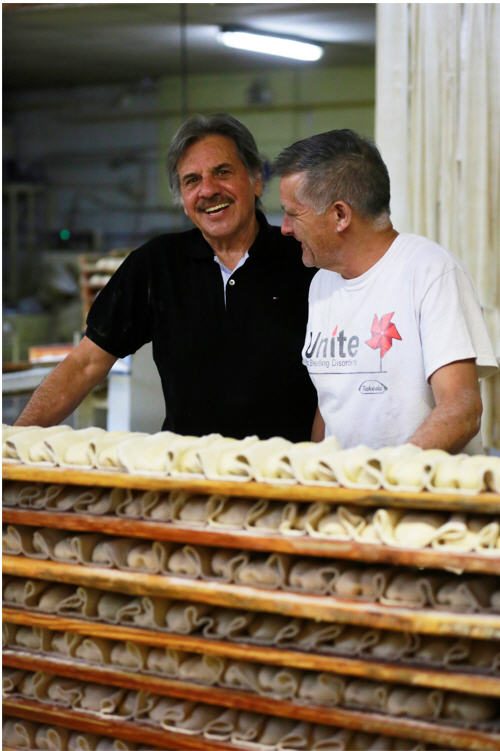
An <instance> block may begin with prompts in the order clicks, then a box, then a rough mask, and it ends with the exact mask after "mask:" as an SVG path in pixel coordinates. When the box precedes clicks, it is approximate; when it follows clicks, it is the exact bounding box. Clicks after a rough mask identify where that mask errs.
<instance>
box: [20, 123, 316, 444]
mask: <svg viewBox="0 0 500 751" xmlns="http://www.w3.org/2000/svg"><path fill="white" fill-rule="evenodd" d="M168 168H169V178H170V183H171V187H172V189H173V192H174V195H175V196H176V197H177V198H179V199H180V201H181V202H182V204H183V206H184V211H185V213H186V215H187V216H188V217H189V218H190V219H191V220H192V221H193V223H194V224H195V226H196V229H192V230H190V231H187V232H182V233H175V234H167V235H161V236H159V237H156V238H154V239H153V240H150V241H149V242H147V243H145V244H144V245H143V246H141V247H140V248H138V249H137V250H135V251H133V252H132V253H131V254H130V255H129V256H128V257H127V258H126V259H125V261H124V262H123V263H122V265H121V266H120V268H119V269H118V271H117V272H116V273H115V274H114V275H113V277H112V278H111V280H110V281H109V283H108V284H107V286H106V287H105V288H104V289H103V290H102V291H101V292H100V293H99V295H98V297H97V298H96V300H95V302H94V304H93V306H92V308H91V309H90V311H89V315H88V318H87V329H86V332H85V336H84V337H83V339H82V341H81V342H80V344H79V345H78V346H77V347H76V348H75V349H74V350H73V351H72V352H71V354H70V355H68V357H67V358H66V359H65V360H64V361H63V362H62V363H60V364H59V365H58V366H57V368H55V370H54V371H53V372H52V373H51V374H50V375H49V376H48V378H47V379H46V380H45V381H44V383H43V384H42V385H41V386H40V387H39V389H38V390H37V391H36V392H35V394H34V395H33V397H32V399H31V401H30V402H29V404H28V405H27V407H26V408H25V410H24V411H23V412H22V414H21V415H20V417H19V418H18V420H17V423H16V424H18V425H30V424H31V425H33V424H37V425H42V426H47V425H53V424H57V423H58V422H60V421H61V420H63V419H64V418H65V417H66V416H67V415H69V414H70V413H71V412H72V411H73V409H75V407H76V406H77V405H78V404H79V403H80V401H81V400H82V399H83V398H84V397H85V396H86V394H87V393H88V392H89V391H90V390H91V389H92V388H93V387H94V386H95V385H96V384H97V383H99V382H100V381H101V380H102V379H103V378H104V377H105V376H106V375H107V373H108V371H109V369H110V368H111V366H112V365H113V363H114V362H115V360H116V359H117V358H119V357H125V356H126V355H128V354H131V353H133V352H135V351H136V350H137V349H139V348H140V347H141V346H142V345H143V344H145V343H146V342H149V341H152V345H153V357H154V360H155V363H156V366H157V368H158V371H159V373H160V377H161V382H162V388H163V393H164V396H165V403H166V419H165V421H164V422H163V426H162V429H163V430H167V429H168V430H172V431H175V432H177V433H183V434H190V435H205V434H207V433H212V432H218V433H221V434H222V435H226V436H232V437H235V438H242V437H244V436H246V435H253V434H256V435H258V436H259V437H260V438H267V437H270V436H275V435H279V436H283V437H285V438H288V439H290V440H293V441H300V440H308V439H310V435H311V426H312V421H313V416H314V412H315V406H316V397H315V393H314V389H313V387H312V385H311V382H310V380H309V376H308V374H307V371H306V370H305V368H304V366H303V365H302V363H301V357H300V352H301V348H302V344H303V338H304V331H305V325H306V320H307V295H308V288H309V282H310V280H311V278H312V275H313V273H314V270H311V269H307V268H305V267H304V265H303V264H302V261H301V250H300V246H299V244H298V243H297V242H296V241H295V240H293V239H291V238H286V237H283V236H282V235H281V233H280V230H279V228H277V227H271V226H269V225H268V223H267V221H266V219H265V217H264V215H263V214H262V213H261V212H260V211H259V210H258V207H257V204H258V200H259V196H260V194H261V192H262V174H261V162H260V158H259V155H258V151H257V147H256V144H255V141H254V139H253V137H252V135H251V134H250V132H249V131H248V130H247V129H246V128H245V126H243V125H242V124H241V123H240V122H239V121H238V120H236V119H235V118H233V117H231V116H229V115H212V116H210V117H200V116H195V117H193V118H190V119H189V120H188V121H187V122H186V123H184V124H183V125H182V126H181V128H180V129H179V130H178V132H177V133H176V135H175V136H174V138H173V140H172V144H171V148H170V151H169V157H168ZM158 427H159V428H160V425H159V426H158Z"/></svg>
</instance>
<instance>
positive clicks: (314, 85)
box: [4, 65, 375, 282]
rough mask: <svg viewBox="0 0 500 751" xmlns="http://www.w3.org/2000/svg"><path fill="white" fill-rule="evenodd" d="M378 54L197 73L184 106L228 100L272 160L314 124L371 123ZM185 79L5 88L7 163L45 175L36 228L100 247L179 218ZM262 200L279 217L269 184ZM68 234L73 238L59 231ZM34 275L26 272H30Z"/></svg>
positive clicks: (50, 237) (219, 106) (28, 176)
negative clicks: (169, 173)
mask: <svg viewBox="0 0 500 751" xmlns="http://www.w3.org/2000/svg"><path fill="white" fill-rule="evenodd" d="M374 86H375V83H374V66H373V65H365V66H339V67H333V68H315V69H314V70H310V69H295V70H288V69H286V68H283V70H273V71H271V72H270V73H269V74H265V75H260V74H259V75H254V74H252V73H234V74H232V73H226V74H210V75H201V74H198V75H196V74H193V75H190V76H189V77H188V79H187V85H186V93H187V112H188V114H192V113H195V112H202V113H209V112H216V111H227V112H231V114H233V115H234V116H235V117H237V118H238V119H240V120H241V121H242V122H244V123H245V124H246V125H247V126H248V127H249V128H250V129H251V131H252V132H253V133H254V135H255V138H256V140H257V143H258V145H259V148H260V149H261V151H262V153H263V155H264V157H265V158H266V160H267V161H268V162H269V161H270V160H272V159H273V158H274V157H275V156H276V155H277V153H278V152H279V151H280V150H281V148H283V147H284V146H286V145H288V144H289V143H291V142H293V141H294V140H297V139H298V138H302V137H305V136H308V135H312V134H313V133H316V132H320V131H321V130H327V129H330V128H336V127H351V128H353V129H355V130H359V131H360V132H362V133H364V134H366V135H369V136H372V135H373V131H374ZM181 88H182V80H181V77H180V76H169V75H167V76H165V77H163V78H161V79H158V80H156V81H151V80H146V81H143V82H142V83H138V84H137V85H113V86H106V85H100V86H91V87H89V86H87V87H74V88H71V89H69V90H68V89H64V90H60V89H52V90H51V89H46V90H44V91H43V92H40V91H21V92H16V93H15V94H10V93H9V94H8V95H7V96H6V98H5V100H4V104H5V111H6V117H5V119H4V122H6V123H7V125H6V126H5V128H4V137H5V142H6V144H7V153H6V154H4V163H6V164H7V167H8V169H11V170H12V171H13V172H14V173H15V176H16V177H17V178H18V179H19V178H22V180H23V181H33V182H38V183H40V184H43V186H44V190H43V193H41V194H40V195H39V196H38V197H37V226H36V234H37V236H38V237H39V238H40V240H41V244H42V246H44V247H47V248H48V247H50V246H51V245H54V243H55V244H56V245H60V244H61V243H64V240H61V238H60V236H59V233H60V232H61V230H64V229H67V230H68V231H70V232H71V233H72V235H73V236H74V237H75V242H76V241H77V238H78V237H80V238H81V244H82V245H83V246H84V247H85V246H89V245H90V246H91V247H92V249H94V248H95V249H98V250H100V251H101V250H102V251H104V252H107V251H109V250H111V249H112V248H115V247H121V246H124V245H125V246H135V245H137V244H138V243H140V242H142V241H143V240H144V239H147V238H148V237H150V236H152V235H154V234H157V233H159V232H165V231H169V230H175V229H178V228H182V227H184V221H185V220H184V214H183V213H182V212H180V211H179V210H178V209H177V208H174V207H173V205H172V201H171V197H170V191H169V188H168V185H167V181H166V173H165V166H164V165H165V159H166V153H167V150H168V145H169V142H170V139H171V137H172V135H173V134H174V132H175V130H176V129H177V127H178V126H179V124H180V122H181V121H182V119H183V113H182V105H181V99H182V91H181ZM264 203H265V206H266V208H267V210H268V211H269V212H271V213H272V214H273V216H275V217H276V221H279V198H278V192H277V186H276V185H270V186H269V188H268V190H267V191H266V196H265V201H264ZM66 245H67V246H71V241H70V242H69V243H66ZM26 281H28V282H29V280H26Z"/></svg>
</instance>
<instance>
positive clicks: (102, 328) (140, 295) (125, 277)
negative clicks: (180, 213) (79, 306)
mask: <svg viewBox="0 0 500 751" xmlns="http://www.w3.org/2000/svg"><path fill="white" fill-rule="evenodd" d="M150 299H151V273H150V257H149V253H148V252H147V250H146V246H143V247H141V248H138V249H137V250H135V251H133V252H132V253H130V255H128V256H127V258H126V259H125V260H124V261H123V263H122V264H121V265H120V266H119V268H118V269H117V271H115V273H114V274H113V276H112V277H111V279H110V280H109V282H108V283H107V284H106V286H105V287H103V289H102V290H101V291H100V292H99V293H98V295H97V297H96V298H95V300H94V302H93V304H92V306H91V308H90V310H89V313H88V315H87V328H86V331H85V335H86V336H87V337H88V338H89V339H91V340H92V341H93V342H94V343H95V344H97V345H98V346H99V347H101V348H102V349H104V350H105V351H106V352H109V354H111V355H114V356H115V357H126V356H127V355H131V354H133V353H134V352H136V351H137V350H138V349H139V348H140V347H142V345H143V344H145V343H146V342H149V341H151V336H152V334H151V312H150V305H149V301H150Z"/></svg>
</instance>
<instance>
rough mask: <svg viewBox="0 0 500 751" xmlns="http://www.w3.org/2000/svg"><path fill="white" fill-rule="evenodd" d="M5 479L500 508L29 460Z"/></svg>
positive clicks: (467, 500) (439, 496)
mask: <svg viewBox="0 0 500 751" xmlns="http://www.w3.org/2000/svg"><path fill="white" fill-rule="evenodd" d="M3 477H4V479H5V480H25V481H27V482H49V483H65V484H68V485H90V486H99V487H120V488H131V489H136V490H160V491H163V492H168V491H170V490H186V491H188V492H191V493H198V494H201V495H212V494H215V493H217V494H222V495H228V496H234V497H237V498H244V497H245V498H271V499H274V500H282V501H308V502H316V501H330V502H332V503H353V504H357V505H362V506H395V507H401V506H404V507H405V508H424V509H438V510H449V511H473V512H475V513H487V514H497V513H500V494H497V493H491V492H487V493H478V494H476V495H473V494H471V495H462V494H459V493H430V492H422V493H409V492H406V491H390V490H363V489H360V490H358V489H355V488H330V487H326V486H321V485H272V484H271V483H265V482H223V481H220V482H219V481H213V480H189V479H187V480H186V479H181V480H175V479H173V478H168V477H165V478H162V477H146V476H141V475H132V474H129V473H127V472H101V471H98V470H89V471H80V470H76V469H63V468H62V467H50V468H49V467H47V468H45V467H32V466H28V465H25V464H14V463H9V462H4V463H3Z"/></svg>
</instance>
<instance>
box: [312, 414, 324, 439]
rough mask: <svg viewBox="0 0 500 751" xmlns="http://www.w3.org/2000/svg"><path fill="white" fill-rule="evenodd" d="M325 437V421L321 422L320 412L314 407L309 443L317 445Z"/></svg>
mask: <svg viewBox="0 0 500 751" xmlns="http://www.w3.org/2000/svg"><path fill="white" fill-rule="evenodd" d="M324 437H325V421H324V420H323V418H322V416H321V412H320V411H319V407H316V414H315V415H314V420H313V425H312V430H311V441H315V443H319V442H320V441H322V440H323V439H324Z"/></svg>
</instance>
